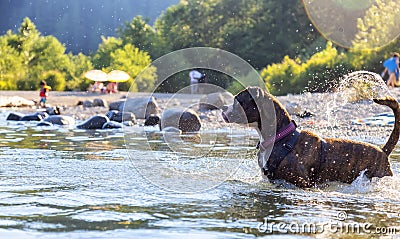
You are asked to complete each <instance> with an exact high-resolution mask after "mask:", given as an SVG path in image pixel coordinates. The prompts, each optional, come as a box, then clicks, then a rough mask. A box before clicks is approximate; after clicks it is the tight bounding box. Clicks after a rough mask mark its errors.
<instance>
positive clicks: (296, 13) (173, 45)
mask: <svg viewBox="0 0 400 239" xmlns="http://www.w3.org/2000/svg"><path fill="white" fill-rule="evenodd" d="M155 29H156V30H157V31H159V32H160V35H161V36H162V37H163V38H164V42H165V43H166V45H167V46H166V48H168V49H170V50H178V49H182V48H187V47H195V46H209V47H217V48H221V49H224V50H227V51H230V52H233V53H236V54H238V55H239V56H240V57H242V58H244V59H245V60H247V61H249V62H250V63H251V64H252V65H253V66H255V67H256V68H261V67H263V66H265V65H267V64H270V63H273V62H278V61H280V59H282V57H283V56H285V55H289V56H292V57H295V56H298V55H305V56H308V55H312V54H313V53H314V52H315V48H314V49H310V48H309V45H311V44H313V43H315V42H317V43H319V44H321V43H322V44H325V42H324V41H321V36H320V34H319V33H318V32H317V31H316V30H315V29H314V28H313V27H312V25H311V23H310V21H309V20H308V18H307V15H306V13H305V10H304V8H303V5H302V2H301V1H297V0H288V1H284V2H282V1H260V0H207V1H197V0H182V1H181V2H180V3H179V4H177V5H175V6H172V7H170V8H168V9H167V10H166V11H165V12H164V14H162V15H161V17H160V18H159V19H158V20H157V21H156V23H155ZM322 46H323V45H322Z"/></svg>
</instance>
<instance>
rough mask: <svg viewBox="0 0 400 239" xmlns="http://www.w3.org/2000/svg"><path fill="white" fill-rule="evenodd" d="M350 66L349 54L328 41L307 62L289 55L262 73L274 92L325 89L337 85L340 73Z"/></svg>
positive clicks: (346, 71)
mask: <svg viewBox="0 0 400 239" xmlns="http://www.w3.org/2000/svg"><path fill="white" fill-rule="evenodd" d="M350 70H351V66H350V64H349V62H348V59H347V57H346V55H345V54H343V53H339V52H338V51H337V49H336V48H334V47H333V46H332V43H330V42H328V43H327V45H326V48H325V49H324V50H323V51H321V52H318V53H316V54H314V55H313V56H311V58H310V59H309V60H307V61H306V62H305V63H301V62H300V61H299V60H297V59H296V60H293V59H290V58H289V57H288V56H286V57H285V58H284V59H283V61H282V62H281V63H279V64H272V65H269V66H267V67H266V68H264V69H263V70H262V72H261V77H262V78H263V79H264V81H265V83H266V85H267V88H268V89H269V90H270V91H271V93H272V94H275V95H284V94H288V93H302V92H304V91H309V92H323V91H326V90H329V89H332V88H334V87H335V86H336V85H337V83H338V80H339V78H340V76H342V75H344V74H346V73H348V72H349V71H350Z"/></svg>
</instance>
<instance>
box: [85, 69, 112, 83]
mask: <svg viewBox="0 0 400 239" xmlns="http://www.w3.org/2000/svg"><path fill="white" fill-rule="evenodd" d="M85 77H86V78H88V79H89V80H92V81H107V80H108V78H107V73H105V72H103V71H101V70H90V71H87V72H86V73H85Z"/></svg>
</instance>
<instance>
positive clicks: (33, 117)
mask: <svg viewBox="0 0 400 239" xmlns="http://www.w3.org/2000/svg"><path fill="white" fill-rule="evenodd" d="M48 116H49V115H48V114H47V113H46V112H36V113H33V114H29V115H25V116H23V117H22V118H21V119H20V121H41V120H43V119H44V118H46V117H48Z"/></svg>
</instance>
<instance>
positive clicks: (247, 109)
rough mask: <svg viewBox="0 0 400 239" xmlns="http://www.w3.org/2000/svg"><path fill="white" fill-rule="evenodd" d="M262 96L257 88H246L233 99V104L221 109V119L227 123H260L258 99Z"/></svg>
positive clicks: (261, 92) (262, 93)
mask: <svg viewBox="0 0 400 239" xmlns="http://www.w3.org/2000/svg"><path fill="white" fill-rule="evenodd" d="M263 96H264V92H263V90H262V89H261V88H259V87H248V88H247V89H245V90H243V91H241V92H240V93H239V94H237V95H236V96H235V98H234V101H233V104H232V105H229V106H224V107H222V117H223V119H224V120H225V122H227V123H238V124H251V123H259V122H260V121H261V117H260V111H259V108H258V106H257V105H258V104H257V101H258V99H260V98H262V97H263Z"/></svg>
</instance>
